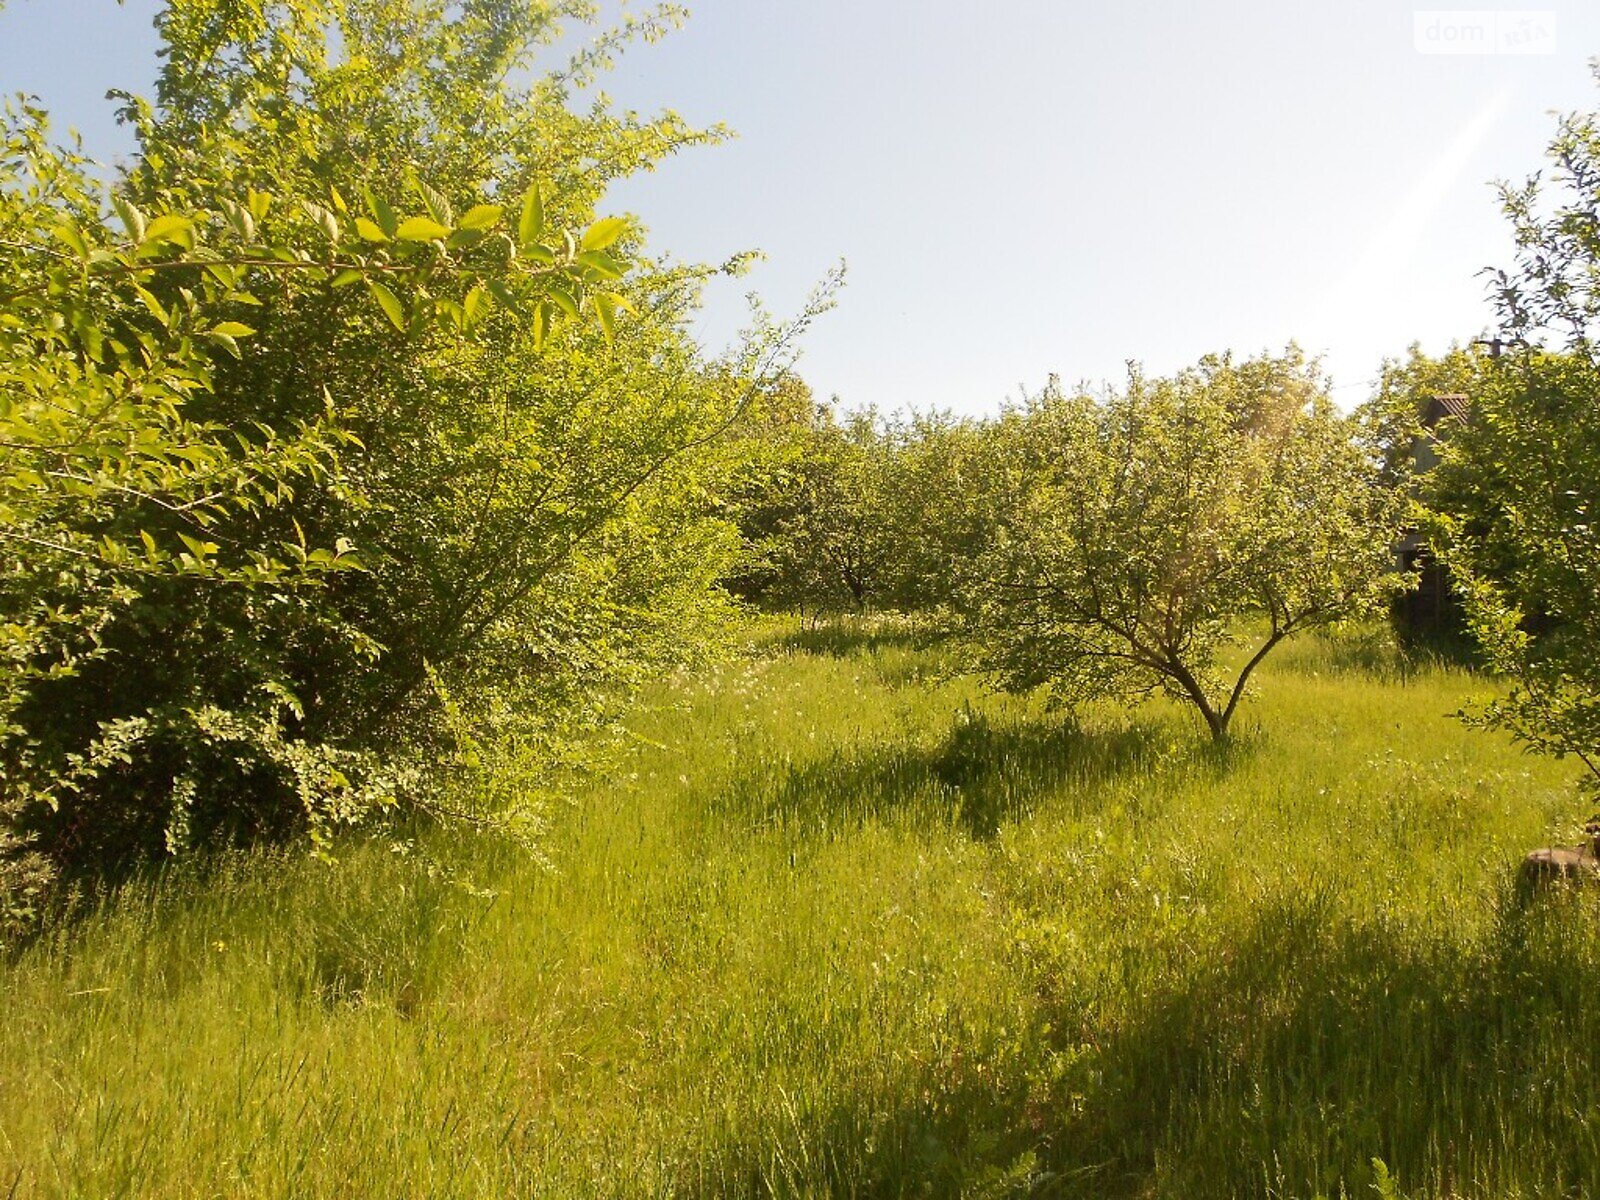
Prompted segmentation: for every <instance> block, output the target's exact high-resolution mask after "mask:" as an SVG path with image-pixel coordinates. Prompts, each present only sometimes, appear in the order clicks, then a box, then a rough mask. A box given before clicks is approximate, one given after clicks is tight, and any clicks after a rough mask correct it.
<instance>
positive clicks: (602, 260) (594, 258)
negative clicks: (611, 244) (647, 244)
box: [576, 250, 624, 279]
mask: <svg viewBox="0 0 1600 1200" xmlns="http://www.w3.org/2000/svg"><path fill="white" fill-rule="evenodd" d="M576 261H577V262H578V263H580V264H581V265H583V266H585V267H588V268H589V269H590V270H591V271H594V272H595V273H596V274H598V275H600V276H601V277H602V278H604V279H621V278H622V276H623V273H624V272H623V266H622V263H621V262H620V261H619V260H617V259H616V258H613V257H612V256H611V255H609V254H607V253H606V252H605V251H604V250H585V251H584V252H583V253H582V254H580V255H578V257H577V260H576Z"/></svg>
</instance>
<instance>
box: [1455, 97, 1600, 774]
mask: <svg viewBox="0 0 1600 1200" xmlns="http://www.w3.org/2000/svg"><path fill="white" fill-rule="evenodd" d="M1549 153H1550V158H1551V159H1552V161H1553V163H1554V170H1553V183H1554V189H1553V194H1552V189H1551V188H1550V187H1549V185H1548V184H1547V182H1546V181H1545V180H1543V179H1541V178H1539V177H1535V178H1533V179H1530V180H1528V181H1527V182H1526V183H1525V184H1524V185H1523V186H1520V187H1510V186H1507V187H1505V188H1504V189H1503V191H1502V195H1503V199H1504V203H1505V208H1506V212H1507V214H1508V216H1509V217H1510V219H1511V221H1512V224H1513V228H1514V231H1515V235H1516V241H1517V247H1518V250H1517V256H1516V261H1515V263H1514V264H1513V266H1512V267H1511V268H1510V269H1508V270H1504V271H1500V272H1497V273H1496V276H1495V296H1496V303H1497V308H1498V311H1499V315H1500V319H1501V327H1502V333H1501V337H1502V339H1503V340H1504V341H1505V342H1508V343H1510V347H1511V348H1510V351H1509V352H1508V353H1506V354H1505V355H1504V356H1503V357H1501V358H1499V359H1497V360H1495V361H1493V362H1491V363H1487V364H1484V367H1483V370H1482V371H1481V372H1480V376H1481V377H1480V379H1479V381H1478V385H1477V386H1476V387H1475V388H1474V390H1473V393H1472V407H1471V413H1470V417H1469V419H1468V420H1467V421H1465V422H1464V423H1462V424H1461V425H1460V427H1459V428H1457V429H1455V430H1453V431H1452V433H1451V435H1450V437H1449V438H1448V439H1446V440H1445V441H1444V442H1443V444H1442V446H1441V452H1442V460H1443V461H1442V463H1441V465H1440V467H1439V468H1438V469H1437V470H1436V471H1434V472H1433V473H1432V476H1431V478H1430V480H1429V487H1428V489H1427V495H1428V499H1429V502H1430V504H1431V506H1432V508H1433V510H1434V512H1435V513H1436V517H1435V521H1434V529H1435V535H1436V537H1437V538H1438V540H1439V541H1440V543H1441V544H1442V545H1443V546H1444V548H1445V552H1446V555H1447V559H1448V562H1449V564H1450V567H1451V569H1452V570H1453V572H1454V573H1455V576H1456V578H1457V580H1458V586H1459V588H1460V591H1461V593H1462V597H1463V600H1464V602H1465V606H1466V610H1467V616H1468V620H1469V622H1470V625H1471V628H1472V631H1473V634H1474V635H1475V637H1476V638H1477V640H1478V642H1479V643H1480V644H1481V646H1482V647H1483V649H1484V652H1485V654H1486V655H1487V657H1488V659H1489V661H1490V663H1491V665H1493V666H1494V667H1495V668H1496V669H1497V670H1499V671H1501V672H1503V673H1505V674H1506V675H1508V676H1510V677H1511V679H1512V681H1513V686H1512V688H1511V690H1510V692H1509V694H1508V695H1507V696H1506V697H1504V698H1503V699H1501V700H1500V701H1498V702H1496V703H1494V704H1491V705H1489V706H1488V707H1487V708H1486V709H1485V710H1483V712H1482V713H1481V714H1480V716H1481V717H1482V718H1483V719H1484V720H1486V721H1487V722H1488V723H1489V724H1491V725H1495V726H1498V727H1500V728H1503V729H1506V730H1508V731H1509V732H1510V733H1511V734H1512V735H1513V736H1514V737H1516V738H1518V739H1519V740H1522V741H1524V742H1526V743H1527V744H1528V745H1530V746H1531V747H1534V748H1537V749H1540V750H1545V751H1548V752H1552V753H1554V754H1557V755H1566V754H1571V755H1574V756H1576V757H1577V758H1579V759H1580V760H1581V761H1582V762H1583V763H1584V764H1585V766H1586V767H1587V768H1588V772H1589V775H1588V784H1589V788H1590V790H1591V791H1594V790H1596V789H1600V586H1597V581H1600V536H1597V532H1596V523H1597V511H1600V410H1597V408H1596V403H1595V402H1596V397H1597V396H1600V341H1597V339H1600V288H1597V287H1596V270H1597V267H1600V237H1597V232H1596V231H1597V230H1600V119H1597V115H1596V114H1593V113H1588V114H1577V115H1573V116H1570V117H1568V118H1566V119H1565V120H1563V121H1562V123H1561V125H1560V128H1559V131H1558V133H1557V136H1556V138H1555V140H1554V141H1553V142H1552V144H1551V146H1550V151H1549Z"/></svg>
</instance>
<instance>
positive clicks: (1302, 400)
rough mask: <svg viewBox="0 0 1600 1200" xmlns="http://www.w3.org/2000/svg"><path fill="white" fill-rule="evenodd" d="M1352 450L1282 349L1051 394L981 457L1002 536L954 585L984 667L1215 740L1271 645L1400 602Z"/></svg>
mask: <svg viewBox="0 0 1600 1200" xmlns="http://www.w3.org/2000/svg"><path fill="white" fill-rule="evenodd" d="M1353 433H1354V430H1353V428H1352V423H1351V422H1350V421H1349V420H1348V419H1346V418H1344V417H1342V416H1341V415H1340V414H1339V413H1338V412H1337V411H1336V410H1335V409H1334V408H1333V405H1332V403H1331V402H1330V401H1329V399H1328V397H1327V394H1326V392H1325V390H1324V385H1323V382H1322V380H1321V378H1320V377H1319V375H1318V373H1317V371H1316V369H1315V365H1314V364H1312V363H1308V362H1307V361H1306V360H1305V359H1304V357H1303V356H1302V355H1301V354H1300V352H1299V351H1298V350H1295V349H1293V348H1291V349H1290V350H1289V352H1288V353H1286V354H1285V355H1283V356H1281V357H1261V358H1256V359H1251V360H1247V361H1244V362H1238V363H1236V362H1234V361H1233V360H1232V359H1231V358H1230V357H1228V356H1226V355H1224V356H1220V357H1208V358H1206V359H1203V360H1201V362H1200V364H1199V365H1198V366H1197V367H1195V368H1193V369H1190V370H1187V371H1184V372H1181V373H1180V374H1178V375H1176V376H1173V377H1172V378H1170V379H1154V380H1152V379H1147V378H1145V377H1144V376H1143V375H1141V374H1140V373H1139V372H1138V371H1137V370H1134V371H1132V372H1131V373H1130V377H1129V380H1128V384H1127V386H1126V388H1125V389H1123V390H1121V391H1119V392H1112V393H1109V394H1107V395H1104V396H1099V397H1097V396H1092V395H1088V394H1083V393H1077V394H1069V393H1066V392H1063V391H1062V390H1061V389H1059V388H1058V387H1056V386H1054V385H1052V386H1051V387H1050V388H1049V389H1047V390H1046V391H1045V393H1044V394H1043V395H1041V396H1039V397H1038V398H1037V399H1035V400H1033V401H1031V402H1030V403H1029V404H1028V405H1027V406H1026V407H1024V408H1022V409H1021V410H1017V411H1012V412H1009V413H1007V414H1006V415H1005V416H1004V417H1003V418H1002V421H1001V423H1000V426H999V427H998V428H997V430H996V432H995V436H994V438H993V440H992V445H991V447H990V454H991V459H990V467H989V471H988V472H987V478H988V480H989V482H988V485H987V487H988V497H987V499H986V500H985V502H984V503H985V504H986V505H987V506H988V507H989V508H991V510H992V511H993V512H994V513H995V515H996V520H995V526H994V528H993V529H992V531H991V533H990V535H989V539H988V545H987V547H986V548H985V549H984V550H983V551H982V553H981V554H979V556H978V557H977V559H976V560H975V562H974V564H973V567H972V569H971V571H970V573H969V576H968V580H967V583H966V586H965V593H966V611H967V617H968V622H969V630H970V633H971V634H972V636H973V639H974V641H975V643H976V645H977V647H978V649H979V653H980V656H981V658H982V660H983V661H984V662H985V663H986V665H987V666H989V667H990V668H991V669H993V670H994V671H995V672H996V673H997V674H998V676H999V678H1000V680H1001V681H1002V683H1003V684H1004V685H1005V686H1007V687H1010V688H1014V689H1023V688H1031V687H1035V686H1038V685H1048V686H1049V687H1050V688H1051V689H1052V692H1053V693H1054V695H1055V697H1056V698H1057V699H1059V700H1060V701H1062V702H1064V703H1066V704H1068V705H1073V704H1077V703H1080V702H1082V701H1086V700H1089V699H1092V698H1095V697H1099V696H1106V695H1110V696H1137V695H1142V694H1146V693H1149V692H1152V691H1158V690H1159V691H1163V692H1165V693H1167V694H1169V695H1172V696H1175V697H1177V698H1178V699H1180V700H1182V701H1185V702H1187V703H1189V704H1192V705H1193V706H1194V708H1195V710H1196V711H1197V712H1198V713H1199V714H1200V716H1201V717H1202V718H1203V719H1204V721H1205V723H1206V726H1207V728H1208V729H1209V731H1210V733H1211V735H1212V737H1213V738H1215V739H1217V740H1219V741H1220V740H1222V739H1224V738H1225V737H1226V736H1227V733H1228V729H1229V726H1230V723H1231V722H1232V719H1233V717H1234V714H1235V713H1236V711H1237V709H1238V706H1239V703H1240V701H1241V699H1242V698H1243V697H1244V695H1245V689H1246V686H1247V684H1248V683H1249V680H1250V678H1251V675H1252V673H1253V672H1254V670H1255V669H1256V667H1257V666H1259V665H1260V663H1261V662H1262V660H1263V659H1264V658H1265V657H1266V656H1267V655H1268V654H1269V653H1270V652H1271V651H1272V649H1273V648H1274V647H1275V646H1277V645H1278V644H1279V643H1280V642H1282V641H1283V640H1284V639H1285V638H1287V637H1291V636H1293V635H1294V634H1296V633H1298V632H1301V631H1302V630H1306V629H1310V628H1315V627H1317V626H1325V625H1330V624H1333V623H1335V622H1338V621H1342V620H1346V619H1349V618H1352V617H1356V616H1361V615H1364V614H1367V613H1370V612H1372V611H1373V610H1374V608H1375V606H1376V605H1378V604H1380V603H1381V601H1382V600H1383V598H1384V597H1385V595H1386V594H1387V592H1388V590H1389V589H1390V588H1391V587H1392V586H1393V580H1394V574H1393V572H1392V570H1391V550H1390V547H1391V544H1392V541H1393V534H1394V531H1395V528H1396V524H1397V516H1398V503H1397V499H1396V494H1395V492H1394V490H1393V489H1385V488H1383V487H1380V486H1378V485H1377V484H1375V482H1374V479H1373V475H1372V472H1371V471H1370V469H1369V464H1368V461H1367V459H1366V457H1365V455H1364V454H1363V453H1362V451H1361V449H1360V448H1359V446H1358V445H1357V444H1356V441H1355V439H1354V437H1353ZM1246 639H1249V641H1248V644H1247V645H1245V646H1244V648H1243V655H1244V661H1243V665H1242V666H1241V667H1239V668H1238V669H1237V670H1235V671H1232V672H1229V673H1224V671H1223V669H1222V660H1223V657H1224V652H1225V651H1226V650H1228V649H1229V648H1231V647H1234V646H1238V645H1240V644H1241V643H1243V642H1245V641H1246Z"/></svg>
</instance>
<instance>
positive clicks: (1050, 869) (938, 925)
mask: <svg viewBox="0 0 1600 1200" xmlns="http://www.w3.org/2000/svg"><path fill="white" fill-rule="evenodd" d="M941 665H942V664H941V659H940V655H939V652H938V651H937V650H936V649H933V648H929V647H927V646H925V645H922V644H920V643H919V642H918V641H917V640H916V639H915V638H913V637H909V636H906V635H904V634H903V633H895V632H894V631H888V632H885V633H880V634H877V635H872V634H870V633H867V632H863V631H861V630H860V629H855V630H851V629H832V630H826V629H824V630H818V631H801V632H800V633H798V634H797V633H794V632H788V633H783V632H779V633H772V634H769V635H768V636H766V637H765V638H764V639H763V640H761V642H760V645H759V646H758V648H757V652H756V653H755V654H753V656H752V657H751V658H750V659H748V660H744V661H739V662H736V663H732V664H729V665H726V666H724V667H722V668H720V669H716V670H712V671H709V672H707V673H705V674H703V675H702V676H700V677H698V678H694V679H683V680H679V681H676V682H674V683H673V684H671V685H669V686H665V687H663V688H662V689H661V690H660V691H659V692H657V693H656V694H655V695H654V696H653V697H652V703H651V705H650V706H649V707H648V708H647V710H646V711H644V712H643V713H641V715H640V716H639V717H638V718H637V719H636V721H635V723H634V729H635V732H636V733H637V734H638V736H639V749H638V750H637V752H636V753H634V754H633V755H631V757H630V758H629V759H628V761H627V762H626V763H625V764H624V765H623V766H622V767H621V769H619V770H618V771H616V772H615V773H614V775H613V776H611V777H608V778H606V779H604V780H601V781H597V782H596V784H595V785H594V786H593V787H592V788H591V789H590V790H589V791H588V792H587V793H586V794H584V795H583V796H581V797H580V798H578V799H577V800H576V801H575V803H574V804H573V805H572V806H571V808H570V809H568V810H565V811H563V812H561V813H559V814H557V815H556V816H555V819H554V820H553V825H552V833H551V837H550V843H549V858H550V864H551V865H550V866H548V867H542V866H539V865H537V864H532V863H528V862H526V861H523V860H520V859H518V858H516V857H515V856H513V855H511V854H510V853H508V852H505V851H500V850H494V849H492V848H487V847H484V846H483V845H481V844H473V843H471V842H465V841H462V842H452V841H444V840H436V842H435V844H434V845H432V846H431V847H430V849H431V851H432V854H433V857H434V859H435V860H437V861H443V862H446V863H456V864H458V865H460V866H463V867H465V868H466V869H468V870H469V871H470V874H471V875H472V877H473V878H474V879H475V880H476V882H477V883H479V884H480V885H483V886H485V887H487V888H489V889H491V890H492V892H493V893H494V894H493V895H492V896H488V895H476V894H473V893H472V892H471V891H469V890H466V889H464V888H462V887H460V886H456V885H455V884H453V883H452V882H451V881H450V879H448V878H446V877H444V876H443V875H441V873H440V872H438V871H437V870H433V869H430V866H429V864H428V862H427V861H425V860H424V859H423V858H421V857H409V858H408V857H403V856H399V855H396V854H394V853H392V852H389V851H387V850H385V849H383V848H381V847H379V846H376V845H357V846H351V847H350V848H349V849H348V851H347V852H345V853H344V855H343V857H342V861H341V862H340V864H339V865H337V866H334V867H328V866H325V865H322V864H318V863H315V862H311V861H306V860H304V859H301V858H296V857H292V856H287V857H286V856H282V855H269V854H260V855H253V856H242V857H239V858H236V859H231V860H227V861H225V862H221V863H215V864H210V865H209V866H208V868H207V870H206V871H205V872H204V873H203V874H202V873H199V872H194V871H189V872H185V871H173V872H170V873H168V874H167V875H166V876H165V877H164V878H162V879H160V880H158V881H155V882H152V883H150V884H148V885H145V886H142V887H138V888H129V889H125V890H124V891H123V892H122V893H121V894H119V895H118V896H116V897H114V898H112V899H111V900H109V901H108V902H106V903H105V904H104V905H103V906H102V908H101V910H100V911H99V912H98V913H96V914H95V915H93V916H91V917H90V918H88V919H86V920H84V921H82V922H80V923H78V924H76V925H75V926H73V927H71V928H65V929H62V930H60V931H59V932H57V933H56V934H55V935H54V936H53V937H52V938H50V939H49V940H47V941H45V942H42V943H40V944H37V945H35V946H34V947H32V948H31V949H29V950H28V951H26V952H25V953H23V954H22V955H21V956H19V957H18V958H17V959H16V960H15V961H13V962H12V963H10V964H8V965H6V966H4V967H3V968H0V1022H3V1025H0V1196H7V1195H11V1196H18V1197H21V1196H36V1195H37V1196H95V1197H99V1196H133V1195H140V1196H161V1197H187V1196H195V1197H200V1196H252V1197H254V1196H285V1197H288V1196H294V1197H306V1196H352V1195H371V1196H385V1197H398V1196H419V1197H420V1196H427V1197H447V1196H463V1197H465V1196H472V1197H478V1196H489V1195H493V1196H514V1195H540V1196H561V1197H565V1196H575V1197H585V1196H628V1197H634V1196H683V1197H722V1196H728V1197H733V1196H769V1195H775V1196H812V1197H820V1196H863V1197H876V1196H955V1195H963V1196H994V1197H999V1196H1023V1195H1046V1196H1057V1195H1059V1196H1084V1197H1089V1196H1093V1197H1102V1196H1103V1197H1158V1196H1162V1197H1165V1196H1170V1197H1207V1196H1219V1197H1221V1196H1262V1197H1269V1196H1270V1197H1312V1196H1327V1197H1330V1198H1331V1197H1337V1196H1341V1195H1348V1196H1365V1195H1374V1194H1386V1195H1396V1196H1406V1197H1425V1196H1426V1197H1434V1196H1438V1197H1444V1196H1453V1197H1454V1196H1459V1197H1517V1196H1523V1197H1535V1196H1537V1197H1546V1196H1600V1070H1596V1063H1595V1054H1596V1051H1597V1048H1600V1006H1597V1005H1596V1004H1594V1003H1593V1000H1594V998H1595V997H1597V996H1600V940H1597V938H1596V936H1595V921H1596V917H1597V916H1600V905H1597V903H1596V901H1595V900H1594V899H1593V898H1592V897H1587V896H1569V897H1557V898H1554V899H1553V900H1552V901H1551V902H1549V903H1545V904H1541V905H1539V906H1537V907H1535V908H1534V909H1532V910H1530V911H1527V912H1522V911H1519V910H1518V909H1517V908H1516V907H1515V905H1514V904H1512V903H1511V900H1510V877H1511V873H1512V869H1513V867H1514V865H1515V862H1516V861H1517V859H1518V858H1519V857H1520V855H1521V854H1522V853H1523V852H1524V851H1525V850H1526V849H1528V848H1529V847H1532V846H1534V845H1539V844H1543V843H1545V842H1548V841H1550V840H1551V839H1552V838H1555V839H1557V840H1559V839H1561V838H1564V837H1567V836H1570V834H1571V833H1572V819H1573V818H1577V817H1581V816H1583V815H1586V814H1584V813H1582V812H1579V811H1578V810H1577V809H1576V807H1575V801H1574V799H1573V794H1572V791H1571V781H1572V774H1571V772H1569V771H1567V770H1566V769H1565V768H1564V767H1563V766H1562V765H1561V764H1558V763H1551V762H1547V761H1544V760H1538V759H1531V758H1527V757H1524V756H1522V755H1520V754H1518V753H1517V752H1515V751H1514V750H1513V749H1512V748H1511V747H1509V746H1508V745H1507V744H1506V743H1505V742H1504V741H1503V740H1501V739H1499V738H1497V737H1495V736H1493V735H1490V734H1485V733H1482V732H1477V731H1473V730H1470V729H1466V728H1464V727H1462V726H1461V725H1460V724H1459V723H1457V722H1456V721H1454V720H1453V719H1452V718H1451V717H1450V715H1449V714H1450V713H1452V712H1454V711H1455V710H1456V709H1457V708H1458V707H1460V706H1461V705H1462V704H1463V703H1465V702H1468V701H1470V700H1471V699H1472V698H1473V697H1474V696H1477V695H1480V694H1481V693H1482V692H1483V690H1484V685H1483V684H1482V682H1481V681H1478V680H1476V679H1474V678H1473V677H1472V676H1470V675H1467V674H1463V673H1461V672H1459V671H1454V670H1450V669H1443V668H1440V669H1427V670H1418V671H1413V672H1408V673H1401V672H1397V671H1396V670H1394V669H1393V668H1392V666H1391V665H1389V664H1388V663H1387V662H1386V660H1384V659H1383V658H1382V656H1381V655H1375V654H1373V653H1371V652H1367V651H1362V650H1360V649H1359V648H1357V649H1356V650H1352V649H1350V648H1348V647H1341V646H1335V645H1332V644H1330V643H1326V642H1318V641H1308V642H1304V643H1300V644H1296V645H1292V646H1290V647H1286V648H1285V649H1284V650H1283V651H1281V652H1280V654H1279V655H1278V656H1277V658H1276V660H1270V661H1269V663H1268V665H1267V667H1266V668H1264V669H1263V672H1262V674H1261V679H1260V693H1261V695H1260V697H1259V699H1258V700H1256V701H1255V702H1254V703H1253V704H1252V705H1251V707H1250V708H1249V709H1248V711H1247V712H1246V713H1244V714H1243V716H1242V718H1241V720H1242V727H1241V729H1240V734H1241V736H1240V738H1239V740H1238V744H1237V745H1236V746H1235V747H1233V748H1232V749H1231V750H1230V751H1228V752H1226V753H1221V752H1218V751H1215V750H1213V749H1212V748H1211V747H1210V746H1209V745H1208V744H1207V743H1206V741H1205V739H1204V736H1203V731H1202V730H1201V729H1200V728H1199V727H1198V726H1197V725H1196V724H1195V722H1194V721H1193V720H1191V719H1190V718H1189V717H1188V716H1187V715H1186V714H1184V713H1183V712H1182V711H1180V710H1178V709H1176V708H1173V707H1170V706H1167V705H1165V704H1163V703H1153V704H1150V705H1147V706H1144V707H1141V708H1139V709H1137V710H1136V711H1133V712H1126V711H1120V710H1115V709H1112V708H1109V707H1108V708H1106V709H1105V710H1103V711H1096V712H1092V713H1089V714H1086V716H1085V719H1084V721H1083V722H1082V725H1081V727H1079V728H1076V729H1070V730H1069V729H1068V728H1066V727H1065V725H1064V724H1063V723H1062V722H1061V720H1060V719H1059V717H1058V716H1056V715H1053V714H1051V713H1050V712H1049V711H1047V710H1046V709H1045V708H1044V707H1042V706H1041V705H1040V704H1038V703H1036V702H1031V701H1024V700H1017V699H1008V698H1003V697H996V696H992V695H988V694H986V693H984V692H983V691H982V690H981V689H980V688H979V687H978V686H977V685H976V684H975V683H974V682H972V681H970V680H965V679H952V678H947V677H946V676H945V675H944V673H943V672H942V671H941V669H940V668H941ZM1375 1160H1377V1161H1376V1163H1375ZM1375 1189H1377V1190H1375Z"/></svg>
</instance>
